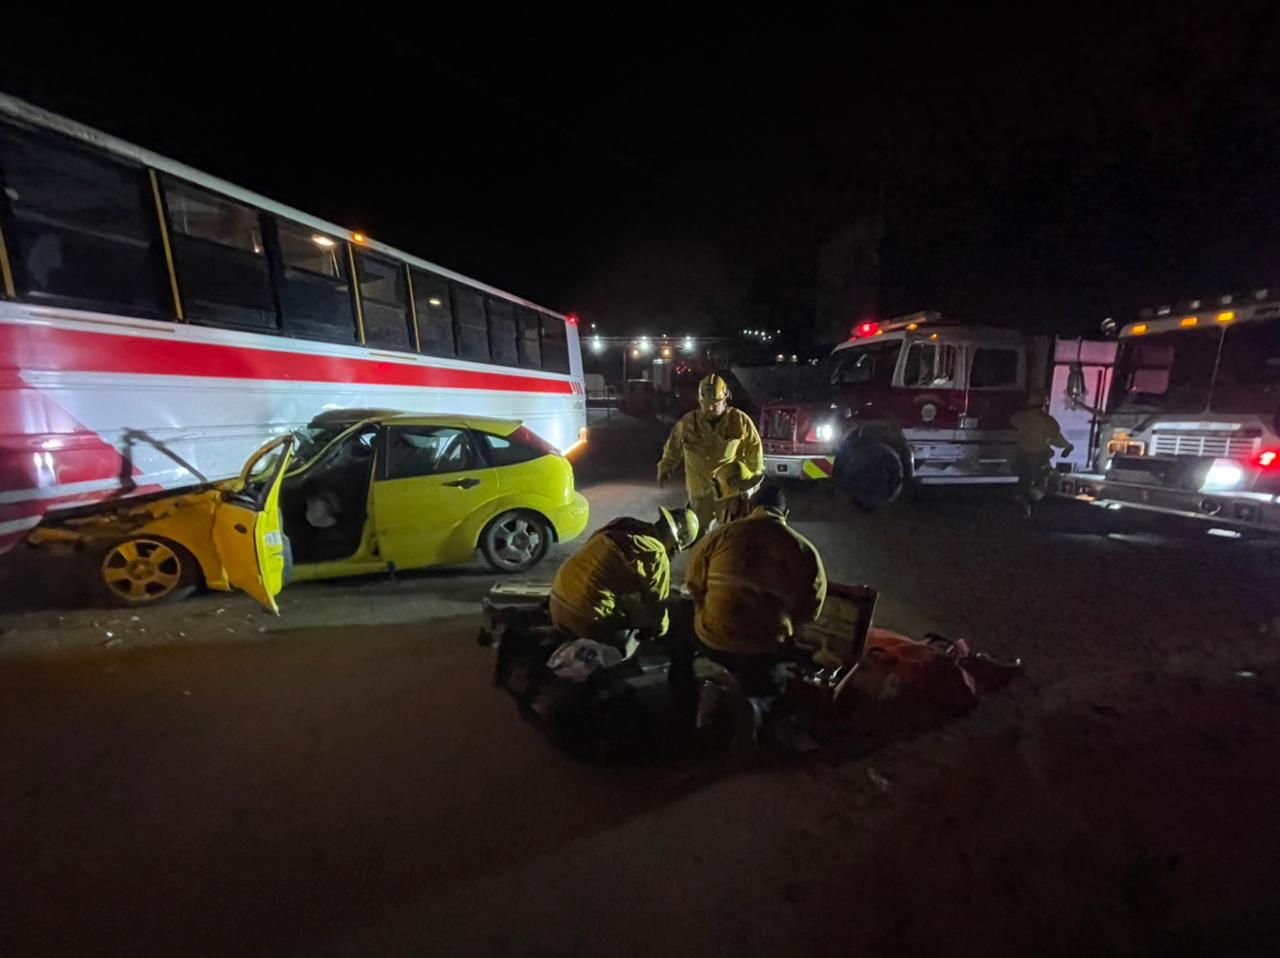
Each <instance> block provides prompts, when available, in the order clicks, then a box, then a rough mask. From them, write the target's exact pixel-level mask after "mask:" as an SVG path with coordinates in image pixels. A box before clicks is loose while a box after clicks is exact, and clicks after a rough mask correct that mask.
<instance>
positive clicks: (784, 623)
mask: <svg viewBox="0 0 1280 958" xmlns="http://www.w3.org/2000/svg"><path fill="white" fill-rule="evenodd" d="M787 515H788V510H787V502H786V497H785V496H784V495H783V493H782V490H780V489H778V488H777V487H776V486H765V487H764V488H762V489H761V490H760V491H759V492H758V493H757V494H756V497H755V508H754V509H752V510H751V513H750V515H748V516H747V517H746V518H745V519H739V520H737V521H735V522H730V523H728V524H727V525H724V526H721V527H720V528H719V529H716V530H715V531H713V532H712V533H710V534H709V535H707V536H706V537H705V538H703V539H702V541H701V542H699V543H698V545H697V546H696V547H695V548H694V550H693V553H692V554H691V555H690V556H689V568H688V572H687V573H686V576H685V585H686V586H687V587H688V589H689V593H690V595H692V597H693V605H694V633H695V635H696V636H697V644H698V646H699V648H700V651H701V652H702V653H703V654H704V655H706V656H707V657H708V658H710V659H713V660H715V661H717V662H719V663H720V664H721V665H723V666H724V667H725V668H727V669H729V670H730V671H731V672H733V673H735V674H736V675H737V677H738V681H739V682H740V684H741V685H742V688H743V690H744V691H745V692H746V694H747V695H751V696H756V695H772V694H775V693H776V691H777V690H776V689H774V688H772V671H773V666H774V664H775V663H776V661H777V653H778V652H779V646H780V645H781V644H782V643H783V642H784V641H786V640H787V639H789V638H790V637H791V636H792V635H794V634H795V632H796V630H797V629H799V628H800V627H801V626H803V625H804V624H806V623H808V622H812V621H813V620H814V619H816V618H817V617H818V615H819V613H821V611H822V604H823V602H824V601H826V597H827V573H826V570H825V569H823V567H822V558H821V557H820V556H819V555H818V550H817V549H815V548H814V547H813V544H812V543H811V542H810V541H809V540H808V539H806V538H805V537H804V536H802V535H800V533H798V532H796V531H795V530H794V529H792V528H791V527H790V526H788V525H787Z"/></svg>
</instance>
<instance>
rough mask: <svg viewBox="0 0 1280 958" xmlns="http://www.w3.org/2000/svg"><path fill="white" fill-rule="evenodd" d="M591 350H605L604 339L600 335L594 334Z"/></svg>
mask: <svg viewBox="0 0 1280 958" xmlns="http://www.w3.org/2000/svg"><path fill="white" fill-rule="evenodd" d="M591 351H592V352H593V353H602V352H604V340H603V339H601V338H600V337H599V336H592V337H591Z"/></svg>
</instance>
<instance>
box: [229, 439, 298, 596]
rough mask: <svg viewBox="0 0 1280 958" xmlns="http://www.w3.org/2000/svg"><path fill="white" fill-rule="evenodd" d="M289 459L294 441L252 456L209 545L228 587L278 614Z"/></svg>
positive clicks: (268, 446) (269, 446) (271, 444)
mask: <svg viewBox="0 0 1280 958" xmlns="http://www.w3.org/2000/svg"><path fill="white" fill-rule="evenodd" d="M292 453H293V436H281V437H280V438H278V439H273V440H272V441H271V442H269V443H267V444H266V445H265V446H263V447H262V448H261V449H259V450H258V451H257V452H255V453H254V454H253V455H252V456H250V457H249V461H248V462H246V463H245V466H244V470H243V471H242V472H241V473H240V481H239V484H238V486H239V488H238V490H237V489H236V488H235V487H232V488H230V489H228V490H227V492H226V493H225V496H224V500H223V501H222V502H221V503H219V504H218V507H217V510H216V511H215V513H214V518H213V544H214V547H215V548H216V549H217V550H218V555H219V557H220V558H221V559H222V567H223V569H225V570H226V574H227V581H228V582H230V583H231V584H232V585H233V586H235V587H236V588H237V589H241V590H243V591H245V592H247V593H249V595H251V596H253V597H254V598H255V599H257V600H258V601H259V602H261V603H262V604H263V605H264V606H266V607H267V608H268V609H270V610H271V611H272V612H275V613H276V614H279V612H280V609H279V608H278V607H277V606H276V594H277V593H278V592H279V591H280V590H281V589H282V588H284V571H285V541H284V528H283V523H282V520H281V517H280V486H281V484H282V482H283V481H284V474H285V470H286V469H287V468H288V466H289V458H290V456H291V455H292ZM273 455H274V458H271V457H272V456H273Z"/></svg>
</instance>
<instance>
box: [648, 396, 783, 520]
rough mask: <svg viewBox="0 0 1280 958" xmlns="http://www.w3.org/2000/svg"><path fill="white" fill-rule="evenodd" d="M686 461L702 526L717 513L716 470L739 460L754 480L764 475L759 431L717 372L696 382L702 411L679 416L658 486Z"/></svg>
mask: <svg viewBox="0 0 1280 958" xmlns="http://www.w3.org/2000/svg"><path fill="white" fill-rule="evenodd" d="M681 462H683V463H684V482H685V489H686V490H687V491H688V494H689V508H691V509H692V510H693V511H694V512H695V513H697V516H698V521H699V523H700V524H701V527H702V528H704V529H705V528H706V527H707V526H708V525H710V523H711V519H712V517H713V516H714V515H715V513H716V490H715V483H714V481H713V477H714V476H715V474H716V470H717V469H719V468H720V467H721V466H723V465H726V464H728V463H733V462H740V463H742V464H743V465H744V466H746V468H747V470H748V471H749V474H750V475H752V476H761V475H763V474H764V451H763V449H762V448H761V445H760V433H758V432H757V431H756V424H755V423H753V422H752V421H751V417H750V416H748V415H747V414H746V413H744V412H743V411H742V410H741V409H734V408H733V407H731V406H730V405H729V387H728V385H727V384H726V383H725V381H724V380H723V379H721V378H720V377H719V376H717V375H715V374H714V373H713V374H712V375H710V376H707V377H706V378H705V379H703V380H702V382H700V383H698V408H697V409H695V410H693V411H692V412H689V413H686V414H685V415H684V416H682V417H681V418H680V420H679V421H678V422H677V423H676V424H675V426H674V427H673V428H672V430H671V435H670V436H669V437H668V438H667V444H666V446H665V447H664V448H663V450H662V460H661V461H660V462H659V463H658V485H660V486H665V485H666V484H667V481H668V480H669V479H670V478H671V477H672V475H674V474H675V471H676V469H677V468H678V467H679V466H680V464H681Z"/></svg>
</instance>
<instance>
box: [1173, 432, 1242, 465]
mask: <svg viewBox="0 0 1280 958" xmlns="http://www.w3.org/2000/svg"><path fill="white" fill-rule="evenodd" d="M1253 446H1254V440H1253V439H1252V438H1246V437H1244V436H1233V435H1230V434H1228V433H1221V432H1181V431H1179V432H1157V433H1155V434H1154V435H1153V436H1152V437H1151V451H1152V453H1154V454H1155V455H1157V456H1213V457H1220V458H1223V459H1234V458H1236V457H1238V456H1247V455H1248V454H1249V453H1251V452H1253Z"/></svg>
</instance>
